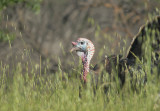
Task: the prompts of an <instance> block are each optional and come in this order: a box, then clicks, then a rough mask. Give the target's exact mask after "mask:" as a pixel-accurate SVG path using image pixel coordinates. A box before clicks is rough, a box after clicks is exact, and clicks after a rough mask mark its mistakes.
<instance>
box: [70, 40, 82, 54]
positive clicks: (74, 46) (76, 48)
mask: <svg viewBox="0 0 160 111" xmlns="http://www.w3.org/2000/svg"><path fill="white" fill-rule="evenodd" d="M72 45H73V48H72V49H71V50H70V52H73V51H76V50H79V49H80V48H79V47H77V42H72Z"/></svg>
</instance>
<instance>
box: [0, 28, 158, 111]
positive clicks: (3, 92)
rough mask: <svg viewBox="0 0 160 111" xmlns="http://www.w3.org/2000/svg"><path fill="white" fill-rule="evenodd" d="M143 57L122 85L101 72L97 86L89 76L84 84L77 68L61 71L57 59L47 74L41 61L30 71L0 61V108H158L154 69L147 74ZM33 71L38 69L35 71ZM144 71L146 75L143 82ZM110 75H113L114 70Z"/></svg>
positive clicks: (99, 110)
mask: <svg viewBox="0 0 160 111" xmlns="http://www.w3.org/2000/svg"><path fill="white" fill-rule="evenodd" d="M147 32H148V31H147ZM151 32H152V31H151ZM146 34H149V33H146ZM153 36H154V35H153ZM145 45H148V47H150V45H151V44H150V43H149V42H147V41H146V42H145ZM144 48H145V47H144ZM101 51H102V50H100V51H99V53H101ZM150 51H151V50H150ZM145 52H146V51H145V50H144V53H145ZM153 53H154V52H153ZM145 57H146V60H147V61H146V62H144V61H140V62H141V65H143V66H144V68H142V69H141V71H137V69H136V68H135V69H134V68H133V70H132V71H133V74H134V75H133V76H132V77H131V76H130V73H129V72H128V73H127V72H126V82H125V84H124V86H123V87H122V88H121V87H120V84H119V82H120V81H119V79H118V78H117V79H110V78H109V75H108V73H105V72H104V76H103V83H99V84H98V86H97V87H95V85H94V84H93V83H94V82H93V81H92V76H91V75H88V82H87V84H85V85H84V84H83V83H82V82H81V81H80V79H79V74H80V73H81V69H79V68H75V70H74V71H70V72H69V73H66V72H64V71H63V70H61V63H60V59H59V70H58V71H57V72H56V73H49V74H47V73H45V71H44V72H43V71H41V67H40V66H41V64H40V65H37V66H35V67H34V66H33V67H32V69H30V70H29V69H28V65H26V69H25V71H24V70H22V66H21V63H18V65H16V66H15V68H13V69H12V70H10V66H9V65H5V64H3V63H1V65H0V75H1V76H0V111H12V110H13V111H102V110H104V111H106V110H109V111H159V110H160V82H159V81H160V78H159V75H158V70H157V68H154V69H153V74H152V75H151V74H150V71H151V70H150V69H151V67H150V66H151V59H150V58H151V56H150V55H149V56H145ZM46 68H47V66H46ZM37 70H38V71H39V70H40V71H39V73H37ZM114 72H116V71H114ZM144 72H146V74H147V82H146V83H144V75H145V73H144ZM8 75H9V76H8ZM113 75H114V76H115V78H116V77H117V75H116V73H115V74H114V73H113ZM79 88H81V90H80V89H79ZM107 88H108V90H107V91H106V89H107ZM79 94H81V96H79Z"/></svg>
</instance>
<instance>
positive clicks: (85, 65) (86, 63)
mask: <svg viewBox="0 0 160 111" xmlns="http://www.w3.org/2000/svg"><path fill="white" fill-rule="evenodd" d="M82 64H83V80H84V82H87V74H88V72H89V64H90V61H89V60H88V52H85V53H84V57H83V58H82Z"/></svg>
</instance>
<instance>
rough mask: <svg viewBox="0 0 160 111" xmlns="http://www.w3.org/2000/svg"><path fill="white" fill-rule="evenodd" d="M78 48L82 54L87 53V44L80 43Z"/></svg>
mask: <svg viewBox="0 0 160 111" xmlns="http://www.w3.org/2000/svg"><path fill="white" fill-rule="evenodd" d="M77 47H79V48H81V51H82V52H86V51H87V43H86V42H85V41H81V42H78V44H77Z"/></svg>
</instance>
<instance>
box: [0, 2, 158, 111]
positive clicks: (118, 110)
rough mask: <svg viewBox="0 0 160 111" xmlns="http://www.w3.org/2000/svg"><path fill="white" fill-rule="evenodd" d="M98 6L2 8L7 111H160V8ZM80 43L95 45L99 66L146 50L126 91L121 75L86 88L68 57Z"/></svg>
mask: <svg viewBox="0 0 160 111" xmlns="http://www.w3.org/2000/svg"><path fill="white" fill-rule="evenodd" d="M91 1H94V0H91ZM96 1H98V0H95V2H93V4H90V2H88V0H83V2H84V4H83V2H82V3H81V1H77V2H74V1H73V0H67V1H66V0H62V1H60V2H58V1H56V0H46V1H45V0H44V1H43V0H34V1H29V2H27V1H26V0H7V1H4V0H3V1H1V2H0V23H1V24H2V25H1V26H0V111H160V63H159V62H160V44H159V43H160V39H159V37H160V29H159V28H160V22H157V20H156V19H154V18H155V17H157V18H159V21H160V16H159V15H160V11H159V9H158V8H156V7H158V6H159V5H160V3H159V1H158V0H153V1H146V0H143V1H138V0H135V1H131V0H130V1H129V0H128V2H127V0H126V1H125V2H124V1H123V0H121V1H120V2H119V1H118V2H117V1H116V2H105V4H103V2H102V3H101V2H96ZM111 1H112V0H111ZM143 2H145V4H144V3H143ZM96 3H97V4H96ZM77 6H78V7H77ZM87 7H88V8H87ZM99 12H101V13H99ZM157 15H158V16H157ZM144 18H145V19H144ZM146 21H149V22H150V24H149V23H147V22H146ZM142 24H144V27H143V26H142ZM140 26H141V29H144V30H140V31H139V33H137V31H138V29H139V27H140ZM121 34H122V35H121ZM136 34H137V35H136ZM79 35H80V36H81V35H82V36H85V37H88V39H91V41H93V43H95V47H96V54H95V55H94V58H93V59H92V63H96V62H97V61H98V62H100V60H101V58H102V57H103V56H104V55H106V54H108V55H111V54H119V53H121V54H124V55H126V52H127V48H128V47H129V46H131V44H130V43H131V41H132V40H133V39H134V38H136V37H137V38H138V39H140V41H141V42H143V43H142V44H140V45H139V46H138V45H137V46H136V47H137V49H140V50H141V51H140V53H137V55H134V56H135V58H136V64H135V65H134V66H133V67H127V68H128V69H126V70H125V83H124V85H123V86H122V85H121V81H120V79H119V78H118V74H117V70H113V72H112V74H111V75H109V74H108V73H107V72H105V71H101V72H100V73H99V75H100V76H99V82H98V83H97V84H95V81H94V72H93V71H90V74H88V76H87V80H88V81H87V83H86V84H84V82H82V81H81V80H80V75H81V74H82V63H81V60H80V59H79V61H78V57H75V54H71V53H69V51H68V50H69V48H70V46H71V41H72V40H75V39H76V38H77V37H79ZM135 35H136V36H135ZM143 37H146V38H147V39H146V38H143ZM120 49H121V50H120ZM124 55H123V56H124ZM138 56H142V57H141V58H139V57H138ZM76 59H77V60H76ZM95 61H96V62H95ZM139 64H140V67H141V68H139V66H138V65H139ZM94 65H95V64H94ZM102 73H103V77H102V76H101V74H102ZM101 77H102V78H101Z"/></svg>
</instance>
